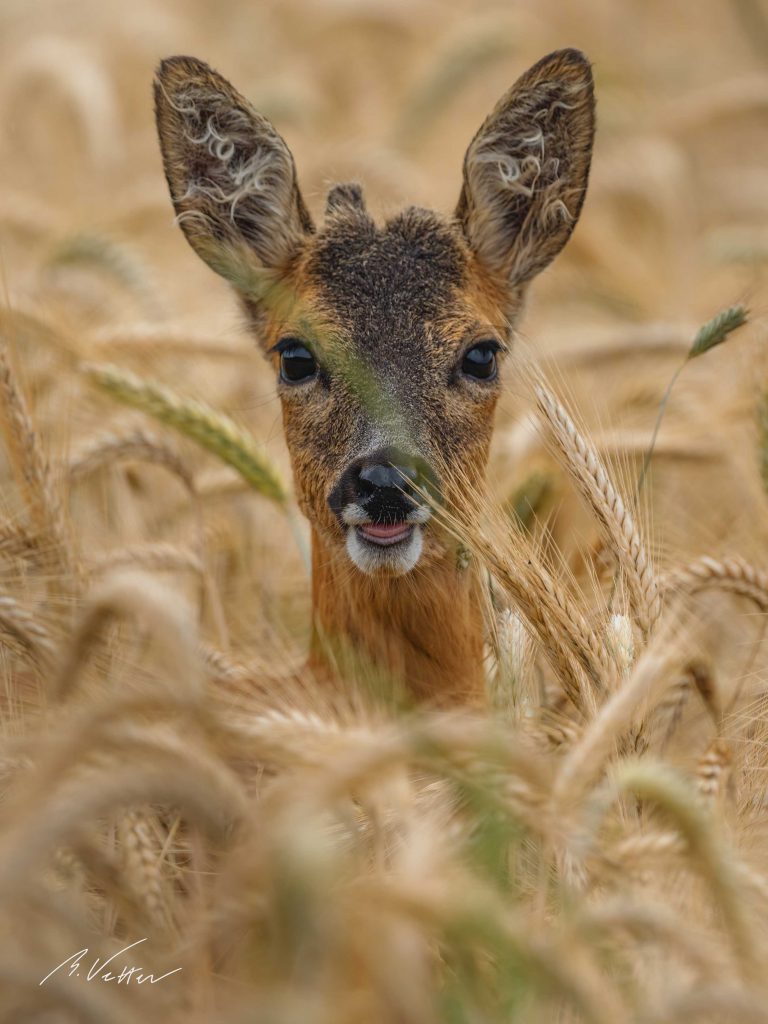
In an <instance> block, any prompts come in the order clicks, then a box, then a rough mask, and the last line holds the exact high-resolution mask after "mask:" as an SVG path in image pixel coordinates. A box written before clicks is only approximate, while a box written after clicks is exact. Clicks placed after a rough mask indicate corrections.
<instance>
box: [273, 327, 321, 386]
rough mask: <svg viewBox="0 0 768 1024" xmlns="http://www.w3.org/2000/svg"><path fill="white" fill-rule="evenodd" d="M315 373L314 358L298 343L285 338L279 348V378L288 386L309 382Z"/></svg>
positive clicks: (315, 363)
mask: <svg viewBox="0 0 768 1024" xmlns="http://www.w3.org/2000/svg"><path fill="white" fill-rule="evenodd" d="M316 373H317V362H316V360H315V357H314V356H313V355H312V353H311V352H310V351H309V349H308V348H307V347H306V345H302V343H301V342H300V341H296V340H295V339H293V338H287V339H286V340H285V342H284V343H281V346H280V376H281V377H282V378H283V380H284V381H287V382H288V383H289V384H297V383H298V382H299V381H302V380H309V378H310V377H314V375H315V374H316Z"/></svg>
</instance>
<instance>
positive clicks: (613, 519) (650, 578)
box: [536, 383, 661, 637]
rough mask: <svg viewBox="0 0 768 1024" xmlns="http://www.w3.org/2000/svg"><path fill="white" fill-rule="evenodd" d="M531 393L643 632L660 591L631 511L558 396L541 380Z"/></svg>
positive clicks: (656, 611)
mask: <svg viewBox="0 0 768 1024" xmlns="http://www.w3.org/2000/svg"><path fill="white" fill-rule="evenodd" d="M536 398H537V400H538V404H539V408H540V410H541V411H542V413H543V414H544V416H545V417H546V419H547V422H548V423H549V425H550V427H551V429H552V432H553V434H554V437H555V441H556V442H557V445H558V448H559V449H560V452H561V454H562V455H563V457H564V460H565V464H566V467H567V469H568V470H569V472H570V474H571V477H572V478H573V480H574V482H575V483H576V486H577V487H578V489H579V491H580V492H581V494H582V495H583V497H584V498H585V499H586V501H587V502H588V504H589V505H590V507H591V508H592V511H593V512H594V514H595V516H596V518H597V521H598V523H599V524H600V526H601V527H602V529H603V532H604V533H605V535H606V538H607V540H608V541H609V542H610V543H611V545H612V546H613V549H614V551H615V552H616V556H617V558H618V560H619V564H620V565H621V568H622V569H623V571H624V576H625V579H626V581H627V589H628V591H629V599H630V603H631V605H632V610H633V611H634V614H635V618H636V619H637V623H638V625H639V626H640V629H641V630H642V632H643V634H644V635H645V636H646V637H647V636H648V635H649V634H650V632H651V630H652V629H653V626H654V624H655V623H656V620H657V619H658V617H659V614H660V612H661V597H660V594H659V587H658V584H657V582H656V577H655V575H654V572H653V568H652V566H651V561H650V558H649V557H648V554H647V552H646V549H645V544H644V543H643V539H642V537H641V536H640V532H639V530H638V528H637V525H636V524H635V521H634V519H633V518H632V514H631V513H630V511H629V509H628V508H627V506H626V504H625V503H624V500H623V499H622V497H621V495H620V494H619V493H618V491H617V490H616V488H615V487H614V486H613V484H612V482H611V479H610V477H609V476H608V473H607V472H606V470H605V467H604V466H603V464H602V463H601V461H600V459H599V458H598V456H597V453H596V452H595V450H594V448H593V447H592V446H591V445H590V444H588V442H587V441H586V440H585V438H584V437H583V436H582V435H581V434H580V433H579V431H578V430H577V429H576V426H575V424H574V422H573V420H572V419H571V417H570V416H569V414H568V413H567V412H566V410H565V409H564V408H563V406H562V405H561V403H560V402H559V401H558V400H557V398H556V397H555V396H554V395H553V394H552V392H551V391H550V390H549V389H548V388H546V387H545V386H544V385H543V384H541V383H538V384H537V385H536Z"/></svg>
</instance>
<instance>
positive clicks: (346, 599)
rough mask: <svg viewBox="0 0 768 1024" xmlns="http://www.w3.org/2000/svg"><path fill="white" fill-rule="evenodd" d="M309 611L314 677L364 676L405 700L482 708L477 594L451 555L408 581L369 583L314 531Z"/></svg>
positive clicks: (472, 576) (471, 574) (470, 574)
mask: <svg viewBox="0 0 768 1024" xmlns="http://www.w3.org/2000/svg"><path fill="white" fill-rule="evenodd" d="M312 612H313V629H312V643H311V648H310V661H309V664H310V667H311V668H312V669H313V670H314V671H315V672H316V673H318V674H320V675H324V674H331V675H332V676H333V677H335V678H337V679H338V678H339V677H340V676H341V677H347V676H353V675H355V674H357V675H358V677H359V675H360V674H361V673H362V674H364V675H367V676H369V677H370V678H372V679H374V680H375V684H376V685H379V686H383V687H386V688H392V689H393V690H394V692H395V693H396V694H399V695H400V696H402V697H404V698H405V699H406V700H408V699H410V700H417V701H419V702H423V701H428V702H430V703H434V704H438V705H442V706H446V705H456V704H464V705H466V704H475V705H477V704H480V703H482V701H483V693H484V684H483V668H482V661H483V616H482V607H481V590H480V586H479V580H478V578H477V575H476V573H475V571H474V570H473V569H472V568H464V569H462V568H460V567H458V566H457V559H456V554H455V552H447V553H446V555H445V557H444V558H442V559H440V560H438V561H431V562H430V564H429V565H425V566H424V567H423V568H422V567H419V568H417V569H416V570H415V571H414V572H412V573H408V574H407V575H406V576H400V577H390V578H382V579H378V578H376V579H373V578H372V577H370V576H366V575H364V574H363V573H361V572H359V571H358V570H357V569H355V568H354V567H353V566H351V565H350V563H349V559H348V557H347V555H346V553H345V552H343V551H341V552H339V551H338V549H335V548H331V547H330V546H329V545H327V544H325V543H324V542H323V540H322V539H321V538H320V536H319V535H318V534H317V533H316V532H315V531H313V535H312Z"/></svg>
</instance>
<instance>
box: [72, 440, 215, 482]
mask: <svg viewBox="0 0 768 1024" xmlns="http://www.w3.org/2000/svg"><path fill="white" fill-rule="evenodd" d="M117 459H133V460H138V461H141V462H151V463H153V464H154V465H156V466H163V467H164V468H165V469H167V470H168V471H169V472H171V473H174V474H175V475H176V476H177V477H178V478H179V480H180V481H181V482H182V483H183V484H184V486H185V487H186V489H187V490H188V491H189V492H190V494H194V492H195V484H194V480H193V478H192V473H191V472H190V470H189V468H188V467H187V465H186V463H185V462H184V460H183V459H182V458H181V456H180V455H179V453H178V452H177V451H175V449H173V448H172V447H171V446H170V445H169V444H167V443H166V442H165V441H164V440H163V439H162V438H161V437H159V436H158V435H157V434H152V433H150V431H148V430H141V429H136V430H130V431H126V432H125V433H117V432H108V433H104V434H99V436H98V437H95V438H93V439H92V440H91V441H88V442H87V444H85V445H83V447H82V448H80V449H79V450H78V451H76V452H75V454H74V455H73V456H72V457H71V458H70V460H69V477H70V480H81V479H83V478H84V477H87V476H90V475H91V474H92V473H95V472H96V471H97V470H98V469H100V468H101V467H102V466H111V465H113V464H114V462H115V461H116V460H117Z"/></svg>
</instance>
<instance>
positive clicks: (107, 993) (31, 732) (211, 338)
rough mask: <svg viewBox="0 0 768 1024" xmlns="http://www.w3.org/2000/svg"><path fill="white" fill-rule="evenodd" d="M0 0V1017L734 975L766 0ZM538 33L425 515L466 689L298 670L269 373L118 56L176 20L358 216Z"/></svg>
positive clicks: (508, 993)
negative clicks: (470, 409)
mask: <svg viewBox="0 0 768 1024" xmlns="http://www.w3.org/2000/svg"><path fill="white" fill-rule="evenodd" d="M0 29H1V31H0V55H1V57H2V59H1V60H0V126H1V130H0V150H1V151H2V154H1V159H0V182H1V185H2V187H1V188H0V282H1V284H2V297H1V298H0V431H1V433H0V481H1V484H0V574H1V575H0V790H1V792H2V799H1V800H0V1011H1V1012H2V1020H4V1021H5V1020H7V1021H19V1022H21V1021H24V1022H27V1021H39V1022H40V1024H44V1022H45V1024H49V1022H50V1024H53V1022H62V1024H63V1022H69V1021H92V1022H97V1021H98V1022H103V1021H109V1022H110V1024H121V1022H126V1024H127V1022H141V1024H154V1022H155V1021H157V1022H160V1021H162V1022H164V1024H167V1022H175V1021H179V1022H181V1021H184V1022H185V1024H189V1022H195V1024H197V1022H200V1024H203V1022H206V1024H207V1022H213V1021H216V1022H218V1021H221V1022H226V1024H230V1022H231V1024H235V1022H241V1021H242V1022H245V1021H249V1022H260V1024H289V1022H290V1024H294V1022H295V1024H299V1022H301V1024H369V1022H370V1024H443V1022H445V1024H486V1022H487V1024H502V1022H519V1024H545V1022H546V1024H549V1022H555V1021H558V1022H574V1024H575V1022H589V1024H635V1022H636V1024H683V1022H685V1024H689V1022H693V1021H696V1022H699V1021H700V1022H711V1024H728V1022H733V1024H742V1022H753V1021H754V1022H766V1021H768V974H767V973H766V969H765V964H766V962H768V796H767V795H766V785H768V688H767V684H768V631H767V630H766V626H768V617H767V616H768V549H767V547H766V541H767V540H768V515H766V512H767V511H768V504H767V503H768V493H767V491H768V360H766V356H765V351H766V348H765V346H766V341H768V337H767V325H768V320H766V313H765V311H766V298H765V296H766V295H768V290H767V288H768V172H767V171H766V168H767V167H768V4H766V3H765V2H764V0H730V2H715V0H700V2H698V3H692V2H690V3H686V2H682V3H680V4H670V3H662V2H661V0H643V2H640V0H582V2H581V3H579V4H578V5H576V4H566V3H564V2H562V0H561V2H556V0H537V2H536V3H534V2H525V0H519V2H516V3H500V2H494V0H482V2H473V3H470V2H469V0H408V2H405V0H386V2H384V0H358V2H357V3H354V2H352V0H282V2H280V3H277V2H272V3H260V4H259V3H246V2H245V0H221V2H219V3H217V4H214V3H207V2H204V0H134V2H133V3H130V4H127V5H126V4H119V5H118V4H117V3H116V2H115V0H98V2H97V0H72V2H70V3H68V4H64V3H62V2H55V0H4V2H3V4H2V6H0ZM563 46H575V47H578V48H580V49H583V50H584V52H585V53H586V54H587V55H588V57H589V58H590V60H591V61H592V62H593V65H594V74H595V80H596V94H597V102H598V130H597V138H596V144H595V151H594V157H593V163H592V175H591V180H590V189H589V194H588V197H587V200H586V203H585V206H584V210H583V213H582V216H581V220H580V222H579V224H578V226H577V228H576V230H575V232H574V236H573V238H572V240H571V242H570V243H569V244H568V246H567V247H566V249H565V251H564V252H563V254H562V255H561V256H560V257H558V259H557V260H556V262H555V264H554V265H553V267H552V268H551V269H549V270H548V271H547V272H546V273H545V274H543V275H542V277H541V279H539V280H537V281H536V282H535V283H534V285H533V288H532V291H531V296H530V300H529V302H528V305H527V309H526V313H525V317H524V319H523V321H522V322H521V324H520V330H519V332H518V336H517V338H516V339H515V345H514V348H515V352H514V355H513V360H512V365H511V367H510V368H509V369H508V371H507V375H506V379H507V384H506V388H505V392H504V395H503V399H502V402H501V406H500V408H499V410H498V413H497V419H496V428H495V434H494V440H493V446H492V454H491V461H490V468H489V488H488V492H487V493H485V492H484V493H483V495H482V496H481V505H482V517H481V525H480V526H476V525H468V524H467V522H465V520H464V519H463V518H462V510H458V511H457V512H456V514H455V515H456V518H455V519H454V521H453V522H454V526H455V528H456V529H457V530H458V531H460V532H461V531H462V529H464V530H465V535H464V536H463V540H464V542H465V544H466V548H467V557H468V559H470V561H471V563H472V571H473V572H478V573H480V574H481V575H482V578H483V580H484V581H485V587H486V589H487V592H488V601H487V610H486V619H487V622H486V628H487V635H486V642H485V649H486V678H487V701H486V706H484V707H482V708H476V707H474V708H472V709H465V710H462V709H461V708H453V709H441V708H439V707H431V706H430V707H419V706H410V707H403V706H401V705H400V704H398V703H395V702H392V701H388V700H387V699H386V694H385V693H383V692H382V690H381V688H380V687H379V688H378V689H377V688H376V687H374V686H372V685H369V683H370V680H366V679H365V678H363V677H364V676H365V667H364V666H361V667H360V674H361V678H360V679H359V680H358V683H359V685H356V686H354V687H350V688H349V689H348V690H333V691H332V692H331V691H329V690H328V689H327V688H324V687H323V686H322V685H321V684H320V683H319V682H318V681H317V680H315V679H313V678H312V677H311V675H310V674H309V673H308V672H307V671H306V670H305V669H304V668H303V661H304V658H305V654H306V649H307V645H308V641H309V634H310V610H311V599H310V594H311V590H310V580H309V575H308V570H307V562H306V551H307V544H308V541H309V530H308V527H307V524H306V522H305V521H304V520H303V519H302V517H301V516H300V514H299V513H298V510H297V508H296V506H295V501H294V497H293V492H292V486H291V473H290V466H289V462H288V455H287V451H286V448H285V444H284V441H283V439H282V433H281V417H280V407H279V402H278V399H277V397H276V392H275V380H274V375H273V372H272V370H271V369H270V367H269V366H268V364H267V362H266V361H265V360H264V359H263V357H262V356H261V354H260V353H259V350H258V348H257V346H256V344H255V343H254V340H253V338H252V337H250V336H249V335H248V333H247V332H246V331H245V329H244V325H243V320H242V316H241V313H240V310H239V308H238V305H237V303H236V301H235V298H234V296H233V295H232V293H231V291H230V289H229V288H228V286H227V284H226V283H225V282H224V281H223V280H221V279H219V278H217V277H216V276H215V275H213V274H212V273H211V272H210V270H209V269H208V268H206V267H205V266H204V265H203V263H202V262H201V261H200V260H198V259H197V258H196V257H195V255H194V254H193V253H192V251H191V249H190V248H189V246H188V245H187V244H186V242H185V240H184V238H183V236H182V233H181V231H180V230H179V229H178V227H177V226H176V225H175V224H174V219H173V210H172V207H171V203H170V200H169V197H168V192H167V186H166V183H165V180H164V177H163V170H162V165H161V159H160V154H159V150H158V144H157V136H156V131H155V126H154V118H153V112H152V102H151V84H152V77H153V74H154V70H155V68H156V66H157V64H158V62H159V60H160V59H162V58H163V57H166V56H169V55H172V54H179V53H181V54H191V55H194V56H197V57H200V58H202V59H204V60H206V61H207V62H209V63H210V64H211V65H212V66H213V67H215V68H217V69H218V70H219V71H221V72H222V74H224V75H225V76H226V77H227V78H228V79H230V81H232V82H233V83H235V84H236V86H237V88H238V89H239V90H240V91H241V92H243V93H244V94H245V95H246V96H247V97H248V98H249V99H250V100H251V101H252V102H253V103H254V105H255V106H256V107H257V109H259V110H260V111H262V112H263V113H264V114H266V115H267V116H268V117H269V118H270V119H271V120H272V121H273V123H274V124H275V125H276V126H277V128H278V130H279V131H280V132H281V134H282V135H283V137H284V138H285V139H286V140H287V142H288V144H289V145H290V147H291V149H292V151H293V153H294V155H295V158H296V163H297V167H298V174H299V180H300V182H301V185H302V190H303V194H304V196H305V198H306V199H307V202H308V204H309V206H310V207H311V208H312V209H313V210H321V209H322V206H323V202H324V196H325V193H326V191H327V188H328V186H329V185H330V184H331V183H333V182H336V181H359V182H361V183H362V184H363V186H364V189H365V194H366V198H367V202H368V206H369V209H371V210H372V211H373V212H374V213H375V215H376V216H377V217H378V218H384V217H386V216H387V215H389V214H391V213H393V212H395V211H397V210H398V209H399V208H401V207H402V206H403V205H405V204H410V203H414V204H418V205H424V206H429V207H433V208H436V209H438V210H440V211H442V212H444V213H450V212H451V211H452V209H453V207H454V205H455V203H456V200H457V198H458V194H459V188H460V184H461V162H462V157H463V154H464V151H465V149H466V147H467V144H468V143H469V141H470V139H471V137H472V135H473V133H474V132H475V130H476V128H477V127H478V125H479V124H480V122H481V121H482V119H483V118H484V117H485V115H486V114H487V113H488V111H489V110H490V109H491V107H492V106H493V104H494V103H495V102H496V100H497V99H498V97H499V96H501V95H502V93H503V92H504V91H505V90H506V89H507V88H508V86H509V85H510V84H511V83H512V82H513V81H514V80H515V78H516V77H517V76H518V75H519V74H520V73H522V72H523V71H524V70H525V69H526V68H527V67H529V66H530V65H531V64H533V63H534V62H535V61H536V60H538V59H539V57H541V56H542V55H543V54H545V53H548V52H550V51H552V50H555V49H558V48H560V47H563ZM673 378H674V386H673V387H672V388H671V390H669V387H668V386H669V385H670V382H671V381H672V380H673ZM660 414H661V415H660ZM657 428H658V429H657ZM651 448H652V455H651V457H650V458H648V457H647V456H648V453H649V452H650V451H651ZM379 683H380V680H379ZM446 685H447V686H448V685H449V681H446ZM128 947H131V948H128ZM114 954H117V955H116V956H115V959H114V960H110V957H112V956H113V955H114ZM132 967H136V968H140V971H135V972H131V968H132ZM110 972H111V973H110ZM148 975H152V977H151V978H147V976H148ZM142 977H143V979H144V980H143V982H142V981H141V979H142ZM41 982H42V984H41Z"/></svg>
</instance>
